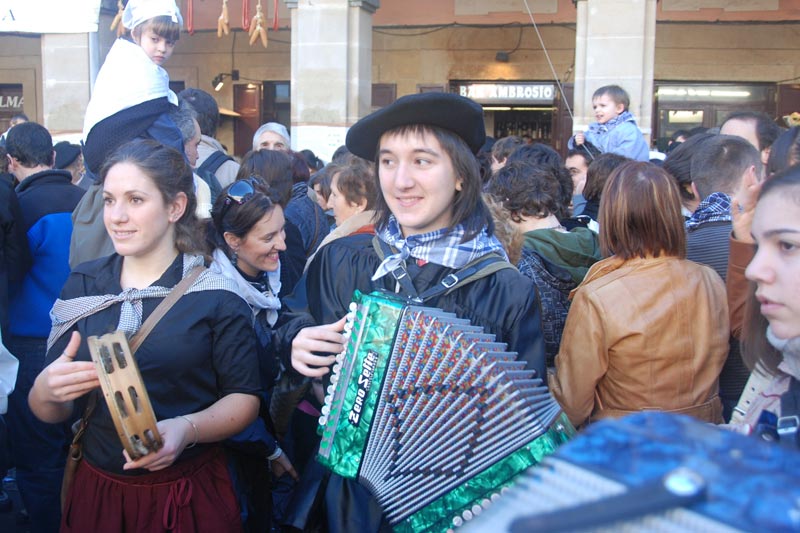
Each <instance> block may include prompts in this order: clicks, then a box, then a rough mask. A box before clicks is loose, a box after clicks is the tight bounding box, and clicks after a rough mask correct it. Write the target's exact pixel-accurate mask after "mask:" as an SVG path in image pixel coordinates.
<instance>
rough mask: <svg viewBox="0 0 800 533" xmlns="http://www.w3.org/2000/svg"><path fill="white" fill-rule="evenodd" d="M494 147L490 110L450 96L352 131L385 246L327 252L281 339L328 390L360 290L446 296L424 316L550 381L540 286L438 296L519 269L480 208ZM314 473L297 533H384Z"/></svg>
mask: <svg viewBox="0 0 800 533" xmlns="http://www.w3.org/2000/svg"><path fill="white" fill-rule="evenodd" d="M484 139H485V129H484V123H483V110H482V109H481V107H480V106H479V105H477V104H476V103H474V102H473V101H471V100H469V99H467V98H463V97H460V96H458V95H454V94H444V93H426V94H416V95H409V96H404V97H402V98H400V99H398V100H397V101H396V102H394V103H393V104H392V105H390V106H387V107H385V108H383V109H381V110H379V111H376V112H375V113H373V114H372V115H369V116H367V117H366V118H363V119H362V120H360V121H359V122H358V123H356V124H355V125H354V126H353V127H352V128H351V129H350V131H349V132H348V135H347V147H348V149H349V150H350V151H351V152H352V153H354V154H355V155H357V156H359V157H362V158H364V159H368V160H370V159H372V160H375V161H376V168H377V173H376V174H377V175H376V177H375V183H376V188H377V190H378V195H377V198H376V203H375V210H376V224H375V227H376V234H377V239H375V241H374V242H373V236H372V235H370V234H368V233H359V234H353V235H349V236H346V237H342V238H340V239H337V240H335V241H333V242H330V243H329V244H327V245H325V246H323V247H322V248H321V249H320V250H319V252H318V253H317V255H316V257H315V258H314V260H313V261H312V262H311V264H310V265H309V267H308V270H307V272H306V274H305V289H306V292H307V294H308V302H307V309H306V311H307V313H305V314H302V315H301V316H298V317H297V318H295V319H294V320H292V321H291V322H289V323H288V325H287V327H286V328H285V329H284V330H282V332H281V333H282V334H281V347H282V348H283V353H282V355H283V356H288V357H287V361H286V362H287V364H289V363H290V364H291V366H292V367H293V368H294V369H295V371H297V372H299V373H300V374H303V375H306V376H310V377H319V376H325V377H326V379H327V376H328V374H329V372H330V366H331V365H332V364H333V363H334V359H335V357H334V356H333V355H328V354H337V353H340V352H342V350H343V346H344V338H343V336H342V334H341V333H340V331H341V330H342V328H343V325H344V322H345V320H344V317H345V315H346V313H347V310H348V306H349V304H350V302H351V300H352V298H353V293H354V291H355V290H359V291H361V292H365V293H369V292H372V291H375V290H387V291H390V292H396V293H399V295H400V296H405V297H414V296H419V295H423V294H425V293H428V294H430V292H428V291H429V290H430V291H435V293H434V295H433V296H431V297H430V298H428V299H426V300H424V305H426V306H429V307H437V308H441V309H444V310H445V311H451V312H454V313H455V314H456V315H458V316H459V317H460V318H467V319H469V320H470V321H471V322H472V324H475V325H479V326H482V327H483V328H484V329H485V330H486V331H487V332H489V333H492V334H494V335H496V338H497V340H498V341H499V342H504V343H507V344H508V349H509V350H511V351H516V352H518V353H519V359H520V360H523V361H526V362H527V363H528V365H529V366H530V367H532V368H533V369H535V370H536V371H537V372H538V373H539V376H541V377H544V371H545V364H544V344H543V338H542V333H541V329H540V323H541V320H540V316H539V309H538V306H539V304H538V302H537V301H536V296H535V294H536V293H535V291H534V290H533V287H532V284H531V282H530V280H528V279H527V278H525V277H524V276H522V275H521V274H520V273H519V272H517V271H516V270H515V269H513V268H501V269H500V270H497V271H495V272H493V273H488V272H487V273H485V274H484V275H483V276H481V277H479V278H477V279H472V280H471V281H470V282H469V283H466V284H464V285H460V286H458V287H456V288H455V289H454V290H452V291H450V292H447V291H443V290H439V289H440V287H441V286H443V285H444V284H445V283H447V280H446V279H445V278H448V276H449V275H451V274H455V273H458V272H459V271H461V269H462V268H464V267H465V266H467V265H469V264H475V263H474V261H475V260H476V259H485V258H487V257H490V256H491V255H492V254H495V255H496V256H497V257H499V258H501V259H500V261H501V262H503V263H504V264H506V265H507V264H508V263H507V262H506V261H505V257H506V256H505V252H504V251H503V249H502V246H501V244H500V242H499V241H498V240H497V239H496V238H495V237H494V235H493V234H492V233H493V223H492V221H491V215H490V213H489V210H488V209H487V207H486V205H485V203H484V202H483V200H482V197H481V177H480V171H479V167H478V162H477V160H476V159H475V155H474V154H475V153H476V152H477V151H478V150H479V149H480V148H481V146H482V145H483V143H484ZM378 247H379V249H380V252H381V253H379V249H378ZM400 271H403V272H404V274H402V275H401V274H399V272H400ZM393 273H395V274H397V278H395V275H393ZM448 279H451V278H448ZM443 282H444V283H443ZM302 283H303V281H302V280H301V282H300V284H302ZM300 284H299V285H300ZM299 285H298V286H299ZM290 305H291V304H290ZM319 324H323V325H319ZM314 464H315V465H316V471H314V470H312V469H311V468H310V467H309V469H307V470H306V472H305V474H304V481H307V483H306V485H305V486H306V487H310V488H309V489H308V490H307V491H306V492H305V493H304V494H303V495H302V496H304V497H305V498H302V499H301V498H299V497H297V495H296V499H295V503H296V504H297V505H296V507H295V510H296V514H295V516H294V517H293V520H292V521H291V524H290V525H292V526H294V527H300V528H303V527H306V526H307V525H308V523H309V522H310V521H313V520H314V519H319V520H321V521H323V522H325V524H326V527H327V530H328V531H346V530H350V531H376V530H378V529H379V528H380V527H381V525H382V521H383V517H382V513H381V511H380V508H379V506H378V505H377V503H376V502H375V500H374V499H373V498H372V497H371V496H370V495H369V493H368V491H367V489H366V488H364V487H363V486H361V485H358V484H357V483H356V482H355V481H349V480H345V479H343V478H341V477H339V476H337V475H335V474H329V473H327V472H324V469H323V467H322V466H320V465H319V464H318V463H314ZM313 475H316V476H317V478H316V479H311V478H312V476H313ZM301 486H303V485H302V482H301ZM316 489H318V490H316ZM320 493H323V494H320ZM318 494H320V495H319V496H317V495H318ZM316 498H319V499H316ZM315 501H316V502H320V503H321V505H322V508H321V509H320V508H316V507H315V505H314V502H315ZM383 525H384V526H385V525H386V524H385V523H384V524H383Z"/></svg>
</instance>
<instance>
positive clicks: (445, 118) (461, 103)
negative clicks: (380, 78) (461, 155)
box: [345, 93, 486, 161]
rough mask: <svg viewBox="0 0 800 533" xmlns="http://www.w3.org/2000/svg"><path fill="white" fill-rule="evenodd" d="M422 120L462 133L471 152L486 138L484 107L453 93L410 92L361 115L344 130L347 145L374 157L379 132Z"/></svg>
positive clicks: (357, 151)
mask: <svg viewBox="0 0 800 533" xmlns="http://www.w3.org/2000/svg"><path fill="white" fill-rule="evenodd" d="M410 124H422V125H425V126H436V127H439V128H443V129H446V130H450V131H452V132H453V133H455V134H456V135H458V136H459V137H461V138H462V139H463V140H464V142H465V143H467V146H469V147H470V149H471V150H472V153H477V152H478V150H480V149H481V146H483V143H484V140H485V139H486V129H485V126H484V124H483V108H482V107H481V106H479V105H478V104H476V103H475V102H473V101H472V100H470V99H469V98H464V97H463V96H459V95H457V94H452V93H422V94H409V95H407V96H403V97H401V98H398V99H397V100H395V101H394V102H393V103H392V104H391V105H388V106H386V107H384V108H381V109H379V110H377V111H375V112H374V113H371V114H369V115H367V116H366V117H364V118H362V119H361V120H359V121H358V122H356V123H355V124H353V126H352V127H351V128H350V130H349V131H348V132H347V138H346V141H345V143H346V144H347V148H348V149H349V150H350V151H351V152H352V153H354V154H356V155H357V156H359V157H362V158H364V159H366V160H368V161H373V160H374V159H375V155H376V154H377V152H378V142H379V141H380V138H381V135H383V134H384V133H385V132H387V131H389V130H391V129H393V128H396V127H398V126H406V125H410Z"/></svg>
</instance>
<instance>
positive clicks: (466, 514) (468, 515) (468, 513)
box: [461, 509, 472, 521]
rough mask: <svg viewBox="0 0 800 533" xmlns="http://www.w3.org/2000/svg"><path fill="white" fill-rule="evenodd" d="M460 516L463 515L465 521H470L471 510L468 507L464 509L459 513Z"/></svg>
mask: <svg viewBox="0 0 800 533" xmlns="http://www.w3.org/2000/svg"><path fill="white" fill-rule="evenodd" d="M461 516H463V517H464V520H466V521H470V520H472V511H470V510H469V509H467V510H466V511H464V512H463V513H461Z"/></svg>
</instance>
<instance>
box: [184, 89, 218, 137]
mask: <svg viewBox="0 0 800 533" xmlns="http://www.w3.org/2000/svg"><path fill="white" fill-rule="evenodd" d="M178 98H179V99H181V100H185V101H186V102H188V103H189V105H190V106H192V109H194V111H195V113H197V116H196V117H195V118H197V123H198V124H200V132H201V133H202V134H203V135H207V136H209V137H216V136H217V128H218V127H219V106H218V105H217V101H216V100H214V97H213V96H211V95H210V94H208V93H207V92H205V91H202V90H200V89H195V88H194V87H190V88H188V89H184V90H182V91H181V92H179V93H178Z"/></svg>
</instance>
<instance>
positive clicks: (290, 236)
mask: <svg viewBox="0 0 800 533" xmlns="http://www.w3.org/2000/svg"><path fill="white" fill-rule="evenodd" d="M251 177H255V178H257V179H259V180H261V181H262V182H263V183H264V185H265V187H266V191H267V192H268V194H269V197H270V198H271V199H272V200H273V201H274V202H275V203H277V204H278V205H280V206H281V209H283V212H284V219H285V222H286V226H285V231H286V249H285V250H283V251H282V252H281V253H280V256H281V271H280V272H281V274H280V279H281V285H282V292H281V294H280V296H285V295H286V294H289V293H290V292H291V291H292V289H293V288H294V286H295V284H296V283H297V280H299V279H300V276H301V275H302V274H303V266H304V265H305V264H306V258H307V257H308V256H307V254H306V249H305V244H304V237H303V232H302V230H301V229H300V227H299V226H298V225H297V224H296V223H295V222H292V220H291V219H289V218H287V217H286V216H285V213H286V210H287V209H288V206H289V202H291V201H292V194H293V193H292V191H293V184H292V183H293V172H292V158H291V157H290V156H289V154H287V153H286V152H284V151H283V150H266V149H263V150H251V151H250V152H247V153H246V154H245V156H244V158H242V164H241V166H240V167H239V173H238V174H237V175H236V179H237V180H243V179H247V178H251ZM326 231H327V228H326Z"/></svg>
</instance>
